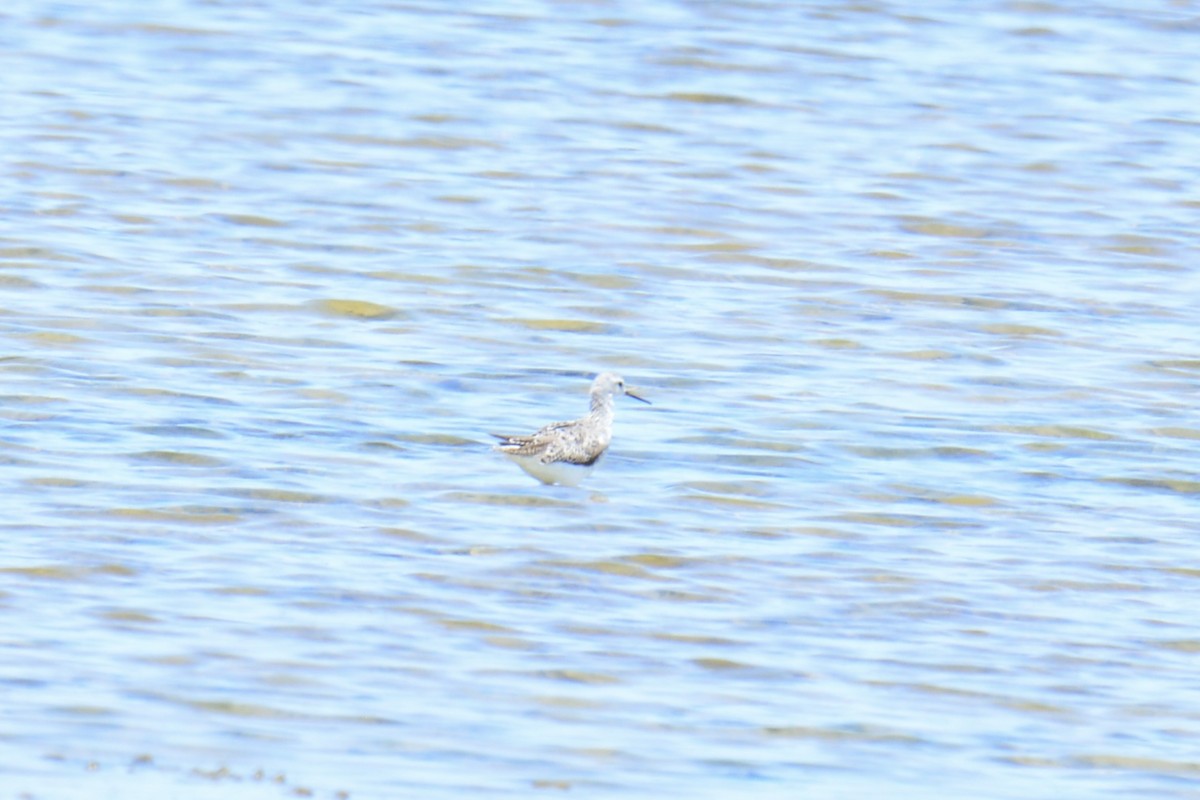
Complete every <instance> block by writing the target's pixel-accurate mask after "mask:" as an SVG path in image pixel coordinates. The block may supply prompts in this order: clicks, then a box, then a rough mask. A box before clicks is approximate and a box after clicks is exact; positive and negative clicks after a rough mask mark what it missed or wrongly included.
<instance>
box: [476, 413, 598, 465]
mask: <svg viewBox="0 0 1200 800" xmlns="http://www.w3.org/2000/svg"><path fill="white" fill-rule="evenodd" d="M492 435H493V436H495V437H496V438H497V439H500V444H498V445H496V449H498V450H500V451H501V452H503V453H508V454H510V455H514V456H531V457H536V458H537V459H538V460H539V461H541V462H542V463H543V464H552V463H554V462H556V461H565V462H567V463H570V464H580V465H584V466H590V465H591V464H594V463H596V459H598V458H599V457H600V456H602V455H604V450H605V449H606V448H607V447H608V442H607V441H604V440H602V439H601V438H600V437H599V436H598V435H597V433H596V431H595V429H594V428H592V427H589V426H587V425H584V424H583V421H582V420H573V421H571V422H553V423H551V424H549V425H547V426H545V427H543V428H541V429H540V430H538V431H537V432H536V433H532V434H529V435H528V436H501V435H500V434H496V433H493V434H492Z"/></svg>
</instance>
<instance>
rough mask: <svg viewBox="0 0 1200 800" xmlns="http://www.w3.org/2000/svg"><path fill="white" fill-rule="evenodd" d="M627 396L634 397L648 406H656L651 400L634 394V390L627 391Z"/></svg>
mask: <svg viewBox="0 0 1200 800" xmlns="http://www.w3.org/2000/svg"><path fill="white" fill-rule="evenodd" d="M625 394H627V395H628V396H630V397H632V398H633V399H634V400H641V401H642V402H643V403H645V404H646V405H648V406H652V405H654V403H651V402H650V401H649V400H647V399H646V398H644V397H642V396H641V395H640V394H634V393H633V390H632V389H626V390H625Z"/></svg>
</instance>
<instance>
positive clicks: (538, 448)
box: [492, 372, 650, 486]
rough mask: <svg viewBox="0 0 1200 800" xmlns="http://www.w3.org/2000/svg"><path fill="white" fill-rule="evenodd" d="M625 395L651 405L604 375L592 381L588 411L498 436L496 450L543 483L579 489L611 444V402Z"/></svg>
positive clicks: (617, 379) (608, 374) (617, 378)
mask: <svg viewBox="0 0 1200 800" xmlns="http://www.w3.org/2000/svg"><path fill="white" fill-rule="evenodd" d="M619 394H624V395H628V396H629V397H632V398H633V399H634V400H641V401H642V402H643V403H647V404H648V403H650V401H649V400H647V399H646V398H644V397H639V396H638V395H636V394H634V393H633V392H632V391H630V390H629V389H628V388H626V386H625V381H624V380H623V379H622V378H621V376H620V375H616V374H614V373H612V372H605V373H602V374H600V375H597V376H596V380H594V381H592V404H591V410H590V411H589V412H588V414H587V416H586V417H580V418H579V419H577V420H572V421H571V422H554V423H551V424H550V425H547V426H546V427H544V428H542V429H540V430H539V431H538V432H537V433H532V434H530V435H528V436H501V435H500V434H498V433H493V434H492V436H495V437H496V438H497V439H499V440H500V444H498V445H496V447H495V449H496V450H498V451H500V452H501V453H504V454H505V455H506V456H508V457H509V458H510V459H512V460H513V461H514V462H516V464H517V466H518V467H520V468H521V469H523V470H525V471H526V472H528V473H529V474H530V475H532V476H533V477H535V478H537V479H538V480H539V481H541V482H542V483H558V484H562V485H563V486H578V485H579V482H580V481H582V480H583V479H584V478H586V477H587V476H588V475H591V474H592V470H593V469H595V468H596V463H597V462H598V461H599V460H600V457H601V456H603V455H604V452H605V451H606V450H608V443H609V442H610V441H612V424H613V398H614V397H615V396H616V395H619Z"/></svg>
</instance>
